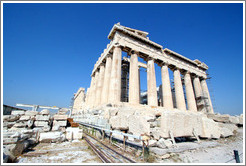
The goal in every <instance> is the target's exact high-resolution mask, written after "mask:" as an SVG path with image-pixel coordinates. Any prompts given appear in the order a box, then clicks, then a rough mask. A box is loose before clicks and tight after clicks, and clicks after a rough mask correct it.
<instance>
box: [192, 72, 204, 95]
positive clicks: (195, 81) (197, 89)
mask: <svg viewBox="0 0 246 166" xmlns="http://www.w3.org/2000/svg"><path fill="white" fill-rule="evenodd" d="M193 85H194V90H195V96H196V98H198V97H202V87H201V83H200V79H199V77H198V76H195V78H194V79H193Z"/></svg>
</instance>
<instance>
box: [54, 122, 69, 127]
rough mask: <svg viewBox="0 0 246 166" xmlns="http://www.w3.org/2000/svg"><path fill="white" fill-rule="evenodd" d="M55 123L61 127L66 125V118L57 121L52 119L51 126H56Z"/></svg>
mask: <svg viewBox="0 0 246 166" xmlns="http://www.w3.org/2000/svg"><path fill="white" fill-rule="evenodd" d="M57 125H59V126H62V127H65V126H67V120H59V121H57V120H54V121H53V126H57Z"/></svg>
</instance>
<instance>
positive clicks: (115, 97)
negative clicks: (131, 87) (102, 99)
mask: <svg viewBox="0 0 246 166" xmlns="http://www.w3.org/2000/svg"><path fill="white" fill-rule="evenodd" d="M121 56H122V51H121V48H120V46H119V45H115V48H114V53H113V60H112V70H111V76H110V87H109V102H111V103H119V102H120V98H121Z"/></svg>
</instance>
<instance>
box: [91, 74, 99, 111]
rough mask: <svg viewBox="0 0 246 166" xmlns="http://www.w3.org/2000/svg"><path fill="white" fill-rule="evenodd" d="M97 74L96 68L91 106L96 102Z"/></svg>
mask: <svg viewBox="0 0 246 166" xmlns="http://www.w3.org/2000/svg"><path fill="white" fill-rule="evenodd" d="M98 75H99V71H98V70H97V71H96V72H95V81H94V84H93V87H94V88H93V92H94V93H93V94H92V95H91V103H92V106H93V107H94V106H96V104H97V101H96V100H97V96H96V95H97V91H98V88H97V84H98Z"/></svg>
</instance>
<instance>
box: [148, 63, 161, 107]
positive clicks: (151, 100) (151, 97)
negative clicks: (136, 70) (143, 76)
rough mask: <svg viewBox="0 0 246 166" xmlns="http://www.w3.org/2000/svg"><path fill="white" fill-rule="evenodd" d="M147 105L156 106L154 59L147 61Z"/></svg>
mask: <svg viewBox="0 0 246 166" xmlns="http://www.w3.org/2000/svg"><path fill="white" fill-rule="evenodd" d="M147 84H148V105H150V106H158V103H157V91H156V78H155V63H154V59H148V62H147Z"/></svg>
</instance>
